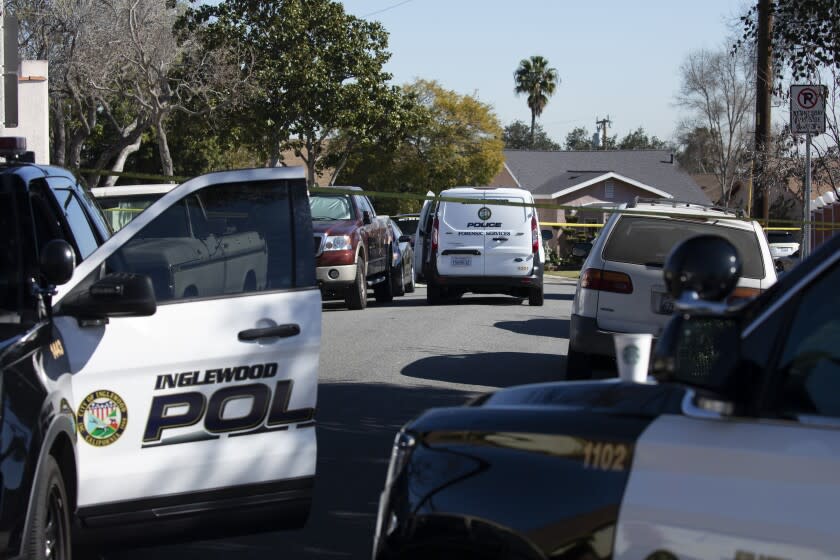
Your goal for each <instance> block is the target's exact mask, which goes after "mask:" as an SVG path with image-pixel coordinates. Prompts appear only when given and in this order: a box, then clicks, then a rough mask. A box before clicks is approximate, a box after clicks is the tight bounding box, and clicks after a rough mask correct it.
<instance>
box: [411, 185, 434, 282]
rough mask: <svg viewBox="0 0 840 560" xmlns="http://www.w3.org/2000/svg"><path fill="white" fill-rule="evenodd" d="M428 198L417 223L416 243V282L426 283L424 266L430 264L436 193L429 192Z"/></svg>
mask: <svg viewBox="0 0 840 560" xmlns="http://www.w3.org/2000/svg"><path fill="white" fill-rule="evenodd" d="M426 196H427V197H432V198H428V199H427V200H426V201H424V202H423V208H421V209H420V219H419V220H418V222H417V233H416V235H415V241H414V281H415V282H425V281H426V279H425V277H424V276H423V265H424V264H425V263H427V262H429V253H430V248H431V247H430V245H431V244H430V243H429V234H430V233H431V229H432V227H431V219H430V218H431V214H432V211H433V209H434V207H435V201H434V198H433V197H434V196H435V193H433V192H432V191H428V192H427V193H426Z"/></svg>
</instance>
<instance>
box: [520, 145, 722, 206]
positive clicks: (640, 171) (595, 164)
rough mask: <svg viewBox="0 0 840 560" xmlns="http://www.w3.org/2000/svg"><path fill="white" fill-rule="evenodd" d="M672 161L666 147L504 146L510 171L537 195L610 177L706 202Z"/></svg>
mask: <svg viewBox="0 0 840 560" xmlns="http://www.w3.org/2000/svg"><path fill="white" fill-rule="evenodd" d="M672 161H673V160H672V157H671V152H670V151H668V150H599V151H594V150H591V151H573V150H570V151H556V152H549V151H528V150H505V166H506V167H507V170H508V171H509V173H510V175H511V177H513V179H514V180H515V181H516V183H518V184H519V185H520V186H521V187H522V188H524V189H527V190H529V191H531V192H532V193H534V194H535V195H543V196H554V197H557V196H562V194H563V193H564V192H572V189H574V188H575V187H578V186H580V185H582V184H592V183H595V182H598V181H599V180H602V179H601V178H603V179H607V178H611V177H613V178H616V179H618V180H623V181H626V182H629V183H630V184H633V185H635V186H638V187H639V188H644V189H645V190H650V191H652V192H655V191H659V192H662V193H667V194H669V195H671V196H672V197H673V198H675V199H677V200H684V201H686V202H698V203H703V204H709V203H710V202H711V201H710V200H709V197H708V196H706V195H705V194H704V193H703V191H702V190H701V189H700V187H699V186H698V185H697V183H696V182H694V180H693V179H692V178H691V176H690V175H689V174H688V173H686V172H685V171H683V170H682V169H681V168H680V167H679V165H678V164H677V163H675V162H674V163H672ZM610 174H612V175H610ZM583 186H586V185H583ZM558 193H560V194H558ZM660 196H661V195H660Z"/></svg>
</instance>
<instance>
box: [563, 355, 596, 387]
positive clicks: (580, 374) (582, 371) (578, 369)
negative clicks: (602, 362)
mask: <svg viewBox="0 0 840 560" xmlns="http://www.w3.org/2000/svg"><path fill="white" fill-rule="evenodd" d="M585 379H592V356H591V355H590V354H584V353H583V352H578V351H576V350H572V349H571V348H570V349H569V352H568V354H567V355H566V381H580V380H585Z"/></svg>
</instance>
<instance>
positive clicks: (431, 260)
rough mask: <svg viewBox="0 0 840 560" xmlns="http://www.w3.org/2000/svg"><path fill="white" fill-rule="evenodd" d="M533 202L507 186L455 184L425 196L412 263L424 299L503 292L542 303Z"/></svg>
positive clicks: (539, 250)
mask: <svg viewBox="0 0 840 560" xmlns="http://www.w3.org/2000/svg"><path fill="white" fill-rule="evenodd" d="M447 199H450V200H447ZM532 204H534V198H533V195H532V194H531V193H530V192H528V191H526V190H525V189H520V188H512V187H505V188H500V187H457V188H454V189H448V190H445V191H443V192H441V193H440V199H435V200H427V201H426V202H425V203H424V204H423V208H422V210H421V212H420V226H419V227H418V230H417V242H416V243H415V266H414V269H415V275H416V278H415V279H416V281H418V282H425V283H426V299H427V301H428V302H429V303H430V304H437V303H440V302H441V301H442V300H444V299H446V298H452V297H459V296H461V295H463V294H464V293H465V292H475V293H506V294H510V295H513V296H516V297H522V298H526V297H527V298H528V302H529V303H530V304H531V305H542V304H543V267H544V265H545V248H544V247H543V243H542V237H541V232H540V223H539V217H538V216H537V210H536V208H534V207H533V206H529V205H532Z"/></svg>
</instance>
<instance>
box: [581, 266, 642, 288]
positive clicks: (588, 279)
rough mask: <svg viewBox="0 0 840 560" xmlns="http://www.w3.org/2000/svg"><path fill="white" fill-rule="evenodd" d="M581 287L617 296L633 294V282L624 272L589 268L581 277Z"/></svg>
mask: <svg viewBox="0 0 840 560" xmlns="http://www.w3.org/2000/svg"><path fill="white" fill-rule="evenodd" d="M580 287H581V288H588V289H590V290H600V291H602V292H615V293H617V294H632V293H633V281H632V280H630V277H629V276H627V275H626V274H624V273H623V272H613V271H611V270H598V269H597V268H587V269H586V270H585V271H584V272H583V274H581V275H580Z"/></svg>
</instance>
